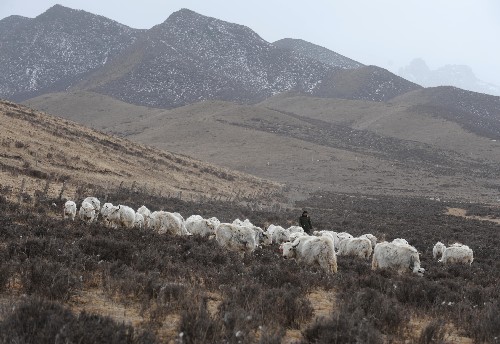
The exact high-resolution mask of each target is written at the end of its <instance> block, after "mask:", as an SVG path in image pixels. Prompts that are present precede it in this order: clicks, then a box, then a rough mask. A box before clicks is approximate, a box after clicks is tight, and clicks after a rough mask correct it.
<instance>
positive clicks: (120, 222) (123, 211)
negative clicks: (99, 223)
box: [101, 205, 135, 228]
mask: <svg viewBox="0 0 500 344" xmlns="http://www.w3.org/2000/svg"><path fill="white" fill-rule="evenodd" d="M101 214H102V215H103V218H104V220H105V222H107V223H108V225H109V226H111V227H113V228H117V227H125V228H134V223H135V211H134V209H132V208H130V207H128V206H126V205H118V206H111V207H109V206H107V210H106V211H105V212H104V213H101Z"/></svg>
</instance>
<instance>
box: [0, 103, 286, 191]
mask: <svg viewBox="0 0 500 344" xmlns="http://www.w3.org/2000/svg"><path fill="white" fill-rule="evenodd" d="M0 120H1V123H2V130H1V131H0V142H1V145H0V166H1V169H2V170H1V171H2V173H1V178H0V184H1V186H2V190H3V191H4V192H6V191H9V190H10V191H13V194H15V195H17V190H18V189H19V188H20V187H21V185H22V181H23V180H24V181H25V189H26V191H27V192H28V193H31V194H32V193H33V192H34V191H35V190H43V189H44V188H45V186H46V185H48V187H49V190H48V191H49V193H52V194H53V195H54V194H55V195H57V194H58V193H59V192H60V189H61V187H62V183H63V181H66V191H65V192H64V195H63V196H66V197H69V198H71V197H72V196H73V192H74V190H75V188H76V187H77V186H85V185H88V187H89V188H90V190H91V189H92V188H95V187H104V188H113V187H118V186H119V185H121V184H124V185H126V186H127V187H131V186H132V185H134V186H135V187H137V188H141V189H144V188H146V189H147V190H150V192H154V193H161V194H163V195H167V194H169V193H170V194H172V195H176V196H178V195H179V192H182V193H183V195H185V196H186V197H187V196H190V195H203V196H206V197H219V198H220V197H225V198H229V197H232V196H235V195H236V194H237V193H240V196H241V195H245V196H247V197H259V198H260V199H264V198H265V197H266V196H269V195H270V194H272V193H273V192H276V191H278V190H279V185H278V184H277V183H272V182H269V181H265V180H262V179H259V178H256V177H253V176H249V175H245V174H242V173H238V172H234V171H230V170H227V169H224V168H220V167H217V166H215V165H210V164H208V163H203V162H200V161H197V160H194V159H191V158H188V157H186V156H181V155H179V154H172V153H169V152H165V151H161V150H158V149H155V148H151V147H147V146H144V145H141V144H138V143H134V142H131V141H128V140H126V139H121V138H117V137H112V136H109V135H106V134H103V133H100V132H97V131H95V130H92V129H88V128H86V127H84V126H82V125H79V124H76V123H73V122H70V121H67V120H63V119H60V118H57V117H53V116H50V115H47V114H45V113H42V112H38V111H34V110H32V109H30V108H28V107H25V106H21V105H17V104H14V103H10V102H5V101H3V102H0ZM47 181H49V183H47ZM91 185H92V186H91ZM181 195H182V194H181Z"/></svg>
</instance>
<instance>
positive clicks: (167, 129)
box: [29, 93, 500, 202]
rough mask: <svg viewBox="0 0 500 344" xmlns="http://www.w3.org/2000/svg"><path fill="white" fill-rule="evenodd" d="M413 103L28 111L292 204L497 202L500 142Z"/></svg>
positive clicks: (102, 102) (92, 105)
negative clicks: (302, 200) (93, 129)
mask: <svg viewBox="0 0 500 344" xmlns="http://www.w3.org/2000/svg"><path fill="white" fill-rule="evenodd" d="M80 97H81V98H80ZM82 99H86V103H87V104H89V106H88V107H87V108H86V110H85V114H82V111H76V110H73V109H72V108H71V106H70V105H71V104H73V103H76V104H80V101H81V104H85V100H82ZM415 101H416V100H415V99H414V98H412V99H411V102H410V101H408V102H405V101H404V100H403V99H402V100H398V101H397V102H394V103H381V102H372V101H360V100H343V99H326V98H312V97H303V96H297V95H292V94H286V95H280V96H276V97H273V98H270V99H268V100H266V101H265V102H262V103H260V104H256V105H253V106H250V105H248V106H243V105H238V104H234V103H227V102H213V101H212V102H202V103H197V104H193V105H190V106H185V107H181V108H176V109H173V110H169V111H162V110H158V109H156V110H155V109H150V108H145V107H133V106H132V105H129V104H125V103H120V102H118V101H116V100H111V99H109V98H105V97H102V96H97V95H95V94H92V93H74V94H70V95H64V94H53V95H50V97H49V98H47V99H42V98H35V99H31V100H30V101H29V104H30V105H32V106H34V107H42V108H45V109H51V111H55V112H56V113H57V114H58V115H61V116H65V117H71V118H73V119H75V120H78V121H80V122H81V123H85V124H93V123H94V124H95V125H100V126H102V127H101V128H102V129H103V130H106V131H109V132H113V133H118V134H120V135H124V136H125V135H126V136H127V138H128V139H131V140H133V141H136V142H142V143H145V144H148V145H153V146H156V147H160V148H162V149H166V150H169V151H172V152H177V153H181V154H186V155H189V156H193V157H195V158H197V159H200V160H203V161H210V162H212V163H216V164H219V165H222V166H225V167H228V168H231V169H235V170H239V171H243V172H247V173H251V174H254V175H257V176H259V177H262V178H266V179H272V180H275V181H277V182H280V183H286V184H287V185H289V188H288V189H289V190H290V191H291V193H290V194H289V195H290V196H291V197H300V196H303V195H304V194H307V193H308V192H310V191H313V190H332V191H338V192H348V193H353V192H361V193H367V194H374V195H377V194H387V195H418V196H427V197H440V198H453V199H468V200H474V201H475V200H482V201H485V202H492V201H496V200H497V199H498V190H500V176H499V171H500V155H498V154H494V153H495V152H496V151H497V150H498V145H499V142H500V141H493V140H492V139H491V138H489V137H485V136H481V135H479V133H475V132H473V131H470V130H468V129H467V127H464V126H463V125H462V122H457V121H456V120H454V119H453V118H450V117H439V116H436V115H435V114H434V113H433V112H426V111H422V107H419V108H416V107H415ZM82 106H83V105H82ZM101 110H102V111H101ZM100 116H102V119H101V118H100ZM97 118H100V119H99V120H97ZM121 118H123V120H122V119H121ZM110 119H112V120H110ZM104 128H105V129H104ZM304 190H305V191H304Z"/></svg>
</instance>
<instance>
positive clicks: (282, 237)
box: [266, 225, 290, 244]
mask: <svg viewBox="0 0 500 344" xmlns="http://www.w3.org/2000/svg"><path fill="white" fill-rule="evenodd" d="M266 232H267V234H268V236H269V237H270V238H271V243H273V244H281V243H284V242H287V241H289V240H290V231H289V230H288V229H285V228H283V227H281V226H275V225H269V227H267V230H266Z"/></svg>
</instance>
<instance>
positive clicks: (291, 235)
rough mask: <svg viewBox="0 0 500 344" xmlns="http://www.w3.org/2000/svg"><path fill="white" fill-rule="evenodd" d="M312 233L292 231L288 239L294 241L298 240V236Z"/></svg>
mask: <svg viewBox="0 0 500 344" xmlns="http://www.w3.org/2000/svg"><path fill="white" fill-rule="evenodd" d="M309 236H310V235H309V234H307V233H305V232H294V233H291V234H290V236H289V237H288V240H289V241H290V242H294V241H295V240H297V239H298V238H302V237H309Z"/></svg>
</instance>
